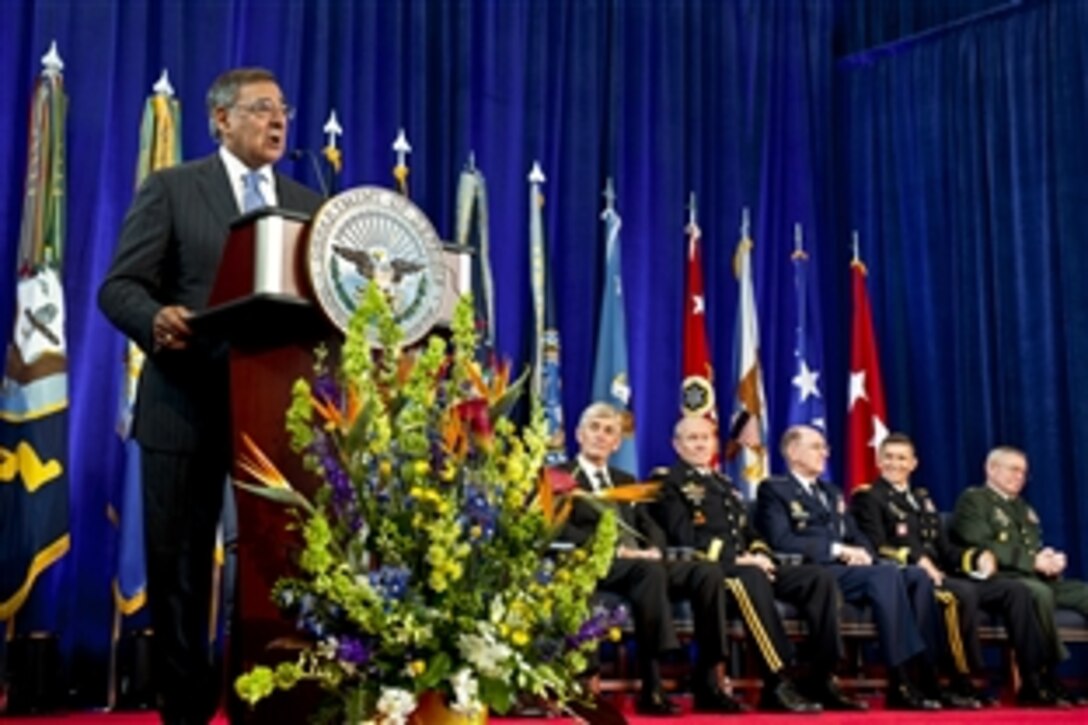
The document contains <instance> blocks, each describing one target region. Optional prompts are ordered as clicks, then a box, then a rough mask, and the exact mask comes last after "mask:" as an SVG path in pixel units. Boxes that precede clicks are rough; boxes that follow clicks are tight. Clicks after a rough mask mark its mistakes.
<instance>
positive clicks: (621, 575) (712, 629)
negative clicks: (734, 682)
mask: <svg viewBox="0 0 1088 725" xmlns="http://www.w3.org/2000/svg"><path fill="white" fill-rule="evenodd" d="M622 432H623V423H622V420H621V418H620V414H619V413H618V412H617V411H616V409H615V408H613V407H612V406H610V405H608V404H607V403H593V404H592V405H590V406H589V407H588V408H586V410H585V411H584V412H583V413H582V417H581V419H580V420H579V422H578V430H577V439H578V446H579V452H578V456H577V458H576V459H575V460H573V461H571V462H570V463H568V464H566V465H565V466H564V468H565V470H567V471H568V472H570V473H572V474H573V475H574V479H575V481H576V482H577V483H578V485H579V486H580V487H581V488H582V489H584V490H586V491H590V492H598V491H600V490H603V489H605V488H608V487H611V486H620V485H623V484H628V483H634V482H635V479H634V476H632V475H631V474H630V473H628V472H627V471H622V470H620V469H618V468H611V467H610V466H609V465H608V459H609V457H610V456H611V455H612V454H613V453H615V452H616V451H617V450H618V449H619V447H620V443H621V442H622ZM615 506H616V509H617V511H616V513H617V516H618V517H619V519H620V522H621V527H620V541H619V545H618V547H617V549H616V558H615V560H614V561H613V562H612V567H611V568H610V569H609V571H608V574H607V575H606V576H605V578H604V579H602V580H601V581H600V583H599V584H598V588H599V589H600V590H601V591H606V592H612V593H614V594H618V595H620V596H622V597H624V598H625V599H627V600H628V601H629V602H630V604H631V609H632V616H633V619H634V626H635V637H636V641H637V646H638V660H639V673H640V675H641V676H642V693H641V695H640V696H639V699H638V702H637V703H636V709H637V710H638V712H640V713H642V714H647V715H675V714H677V713H679V712H680V710H679V707H677V706H676V705H675V704H674V703H673V702H672V701H671V700H670V699H669V698H668V697H667V696H666V695H665V693H664V691H663V690H662V687H661V676H660V670H659V664H658V663H659V659H660V657H661V655H662V654H663V653H665V652H667V651H669V650H673V649H678V648H679V641H678V640H677V637H676V629H675V626H674V624H673V620H672V605H671V603H670V596H672V597H676V598H683V599H689V600H690V601H691V607H692V614H693V617H694V623H695V641H696V644H697V648H698V661H697V662H696V663H695V667H694V676H693V687H692V689H693V691H694V703H695V710H697V711H704V712H724V713H728V712H739V711H740V710H741V706H740V704H739V703H737V702H736V701H735V700H733V699H732V698H730V697H729V696H728V695H727V694H726V693H725V692H724V691H723V690H722V689H721V687H720V685H719V682H718V665H719V663H721V662H723V661H724V660H725V657H726V652H727V649H726V648H727V644H728V643H727V641H726V635H725V592H724V590H723V589H722V586H721V575H720V574H719V572H718V569H717V567H716V566H714V565H713V564H710V563H709V562H696V561H689V562H666V561H665V559H664V558H663V556H662V549H663V547H664V535H663V534H662V533H661V530H660V529H659V528H658V527H657V525H656V524H655V523H654V522H653V519H652V518H650V516H649V514H648V513H647V512H646V511H645V508H644V507H643V506H640V505H634V504H615ZM599 519H600V513H599V512H598V510H597V509H596V508H595V507H594V506H593V505H592V504H591V503H589V502H587V501H583V500H579V499H575V502H574V505H573V507H572V509H571V513H570V517H569V518H568V519H567V522H566V524H565V526H564V529H563V532H562V534H561V536H560V539H562V540H566V541H569V542H571V543H574V544H581V543H582V542H584V541H585V540H586V539H588V538H589V536H590V535H591V534H592V533H593V531H594V530H595V529H596V526H597V522H598V520H599ZM632 531H634V532H638V534H639V535H635V534H633V533H632Z"/></svg>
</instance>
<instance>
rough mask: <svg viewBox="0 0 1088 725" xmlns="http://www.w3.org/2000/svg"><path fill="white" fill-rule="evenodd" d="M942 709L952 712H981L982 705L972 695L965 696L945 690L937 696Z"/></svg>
mask: <svg viewBox="0 0 1088 725" xmlns="http://www.w3.org/2000/svg"><path fill="white" fill-rule="evenodd" d="M937 700H938V702H940V703H941V706H942V707H947V708H949V709H950V710H981V709H982V703H981V702H979V701H978V700H977V699H975V698H974V697H971V696H970V695H964V694H963V693H960V692H955V691H953V690H944V691H942V692H941V693H940V694H939V695H938V696H937Z"/></svg>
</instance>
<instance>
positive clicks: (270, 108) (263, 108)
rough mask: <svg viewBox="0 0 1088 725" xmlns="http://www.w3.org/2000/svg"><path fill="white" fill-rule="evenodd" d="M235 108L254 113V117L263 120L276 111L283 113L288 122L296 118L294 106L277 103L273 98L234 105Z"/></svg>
mask: <svg viewBox="0 0 1088 725" xmlns="http://www.w3.org/2000/svg"><path fill="white" fill-rule="evenodd" d="M234 107H235V108H238V109H240V110H242V111H247V112H248V113H252V114H253V115H254V116H260V117H261V118H267V117H268V116H271V115H272V114H273V113H274V112H276V111H279V112H280V113H282V114H283V116H284V118H286V119H287V120H288V121H292V120H294V118H295V107H294V106H289V105H287V104H286V103H276V102H275V101H273V100H272V99H271V98H258V99H257V100H256V101H253V102H252V103H236V104H234Z"/></svg>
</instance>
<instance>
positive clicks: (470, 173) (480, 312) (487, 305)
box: [454, 161, 495, 351]
mask: <svg viewBox="0 0 1088 725" xmlns="http://www.w3.org/2000/svg"><path fill="white" fill-rule="evenodd" d="M488 230H489V222H488V213H487V185H486V184H485V183H484V175H483V174H482V173H480V170H479V169H477V168H476V165H475V164H474V163H472V162H471V161H470V162H469V165H468V166H467V167H466V168H465V169H464V170H463V171H461V177H460V179H459V181H458V183H457V228H456V233H455V237H454V241H455V242H456V243H457V244H458V245H460V246H462V247H465V248H468V249H471V250H472V260H471V264H472V274H471V277H472V302H473V305H474V306H475V309H476V331H477V333H478V335H479V340H480V343H481V345H482V346H483V349H484V350H486V351H490V350H493V349H494V346H495V302H494V300H495V284H494V281H493V278H492V276H491V237H490V234H489V231H488Z"/></svg>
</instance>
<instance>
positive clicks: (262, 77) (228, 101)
mask: <svg viewBox="0 0 1088 725" xmlns="http://www.w3.org/2000/svg"><path fill="white" fill-rule="evenodd" d="M264 81H271V82H272V83H275V84H277V85H279V81H277V80H276V75H275V73H273V72H272V71H270V70H267V69H265V68H232V69H231V70H228V71H226V72H224V73H221V74H220V75H219V77H218V78H216V79H215V81H214V82H212V87H211V88H209V89H208V96H207V98H206V99H205V101H204V105H205V106H207V109H208V132H209V133H211V135H212V138H213V139H215V140H216V141H219V126H217V125H216V123H215V111H216V110H217V109H219V108H230V107H231V106H233V105H234V104H235V103H236V102H237V101H238V91H239V90H241V88H242V86H247V85H249V84H250V83H261V82H264Z"/></svg>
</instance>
